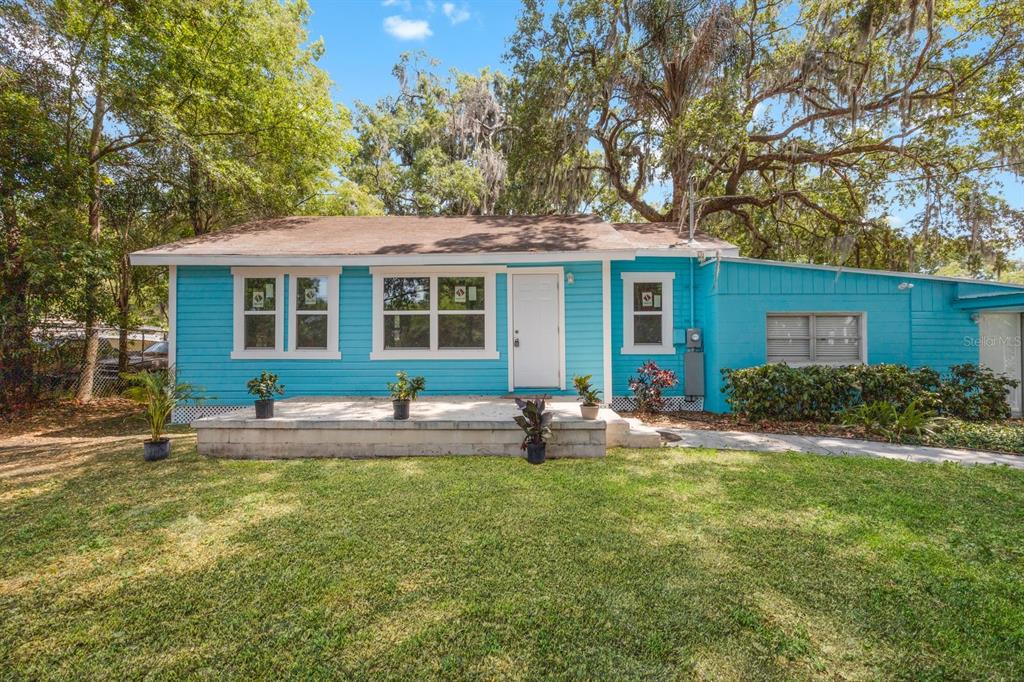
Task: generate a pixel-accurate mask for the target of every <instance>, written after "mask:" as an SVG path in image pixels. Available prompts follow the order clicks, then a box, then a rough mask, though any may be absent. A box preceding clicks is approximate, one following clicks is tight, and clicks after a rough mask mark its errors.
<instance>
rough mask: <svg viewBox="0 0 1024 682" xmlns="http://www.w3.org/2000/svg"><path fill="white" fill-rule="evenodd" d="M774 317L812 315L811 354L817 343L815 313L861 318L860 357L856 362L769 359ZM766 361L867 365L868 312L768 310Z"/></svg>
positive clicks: (797, 363) (777, 362)
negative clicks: (770, 330)
mask: <svg viewBox="0 0 1024 682" xmlns="http://www.w3.org/2000/svg"><path fill="white" fill-rule="evenodd" d="M769 315H770V316H772V317H804V316H806V315H810V316H811V328H810V334H811V337H810V338H811V355H812V356H813V355H814V352H815V345H816V343H817V341H816V339H815V334H814V332H815V330H814V316H815V315H848V316H851V317H856V318H858V320H859V323H858V325H857V333H858V334H859V337H858V338H860V357H859V358H858V360H857V361H856V362H846V361H843V360H838V361H834V362H827V361H819V360H798V361H796V362H786V361H785V360H769V359H768V316H769ZM764 361H765V362H766V363H775V364H785V365H789V366H790V367H811V366H814V365H820V366H822V367H843V366H845V365H866V364H867V363H868V314H867V312H866V311H848V310H804V311H789V310H787V311H785V312H774V311H770V310H769V311H768V312H766V313H765V315H764Z"/></svg>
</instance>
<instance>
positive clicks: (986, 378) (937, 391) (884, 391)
mask: <svg viewBox="0 0 1024 682" xmlns="http://www.w3.org/2000/svg"><path fill="white" fill-rule="evenodd" d="M722 377H723V380H724V387H723V391H724V392H725V393H726V394H727V398H726V399H727V401H728V402H729V404H730V406H731V407H732V408H733V410H734V411H736V412H737V413H738V414H742V415H744V416H746V417H748V418H751V419H774V420H780V421H800V420H811V421H819V422H830V421H835V420H836V419H837V418H838V417H839V416H840V415H841V414H842V413H843V411H845V410H848V409H850V408H853V407H856V406H858V405H862V404H865V403H876V402H888V403H891V404H892V405H893V406H894V407H895V408H896V409H897V410H900V411H902V410H904V409H906V408H907V406H908V405H910V404H911V403H914V402H916V403H917V404H918V405H919V406H920V407H921V408H923V409H925V410H929V411H933V412H935V413H938V414H942V415H946V416H950V417H956V418H959V419H967V420H979V421H980V420H994V419H1005V418H1007V417H1009V416H1010V406H1009V404H1008V403H1007V401H1006V392H1007V390H1008V389H1009V388H1010V387H1011V386H1015V385H1016V383H1017V382H1016V381H1015V380H1012V379H1007V378H1005V377H1002V376H997V375H996V374H995V373H993V372H992V371H991V370H989V369H985V368H981V367H978V366H977V365H973V364H964V365H954V366H953V367H951V368H950V370H949V371H948V372H947V373H945V374H942V375H940V374H939V373H938V372H936V371H934V370H932V369H930V368H927V367H923V368H918V369H909V368H907V367H906V366H905V365H846V366H842V367H826V366H821V365H811V366H807V367H790V366H788V365H785V364H777V363H772V364H768V365H760V366H758V367H747V368H744V369H740V370H723V372H722Z"/></svg>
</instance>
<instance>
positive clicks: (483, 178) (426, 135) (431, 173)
mask: <svg viewBox="0 0 1024 682" xmlns="http://www.w3.org/2000/svg"><path fill="white" fill-rule="evenodd" d="M435 66H436V63H433V62H431V63H428V64H424V63H422V62H421V61H419V60H418V59H414V58H413V57H412V56H411V55H408V54H406V55H403V56H402V58H401V60H400V61H399V62H398V64H396V65H395V68H394V74H395V77H396V78H397V80H398V85H399V92H398V94H397V95H395V96H389V97H385V98H383V99H381V100H380V101H378V102H377V103H376V104H375V105H369V104H365V103H359V104H357V111H358V114H357V118H356V124H355V127H356V132H357V136H358V139H359V151H358V154H357V156H356V159H355V162H354V163H353V165H352V167H351V169H350V171H349V176H350V177H351V179H352V180H353V181H355V182H357V183H359V184H360V185H362V186H363V187H364V188H365V190H366V191H367V192H369V193H370V194H372V195H373V196H375V197H377V198H378V199H379V200H380V202H381V203H382V205H383V206H384V208H385V209H386V211H387V212H388V213H392V214H399V215H401V214H423V213H435V214H447V215H465V214H488V213H493V212H495V210H496V207H497V206H498V204H499V202H500V201H501V198H502V193H503V191H504V188H505V179H506V159H505V153H504V139H505V135H506V133H507V131H508V117H507V114H506V112H505V107H504V104H503V102H502V99H503V98H502V94H503V88H504V86H505V80H504V79H503V78H502V77H501V76H500V75H497V74H493V73H490V72H488V71H483V72H482V73H481V74H480V75H479V76H471V75H468V74H462V73H457V72H453V73H452V76H451V79H450V80H449V81H448V82H444V81H442V80H441V79H440V78H439V77H438V76H437V75H436V74H434V73H433V71H432V70H431V68H432V67H435Z"/></svg>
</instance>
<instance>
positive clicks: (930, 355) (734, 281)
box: [702, 262, 978, 412]
mask: <svg viewBox="0 0 1024 682" xmlns="http://www.w3.org/2000/svg"><path fill="white" fill-rule="evenodd" d="M713 269H714V266H713V265H708V266H706V267H705V268H702V270H709V271H710V270H713ZM702 281H704V280H702ZM904 281H906V282H910V283H912V284H913V287H912V288H910V289H904V290H901V289H899V288H898V287H899V284H900V283H901V282H904ZM960 286H962V285H960V284H958V283H956V282H945V281H938V280H927V279H916V278H912V277H906V276H901V275H899V274H887V273H879V274H866V273H853V272H843V273H840V274H839V275H838V277H837V276H836V273H835V272H834V271H828V270H818V269H812V268H797V267H787V266H780V265H773V264H770V263H763V264H762V263H735V262H723V263H722V264H721V273H720V276H719V278H718V284H717V287H716V286H715V285H714V283H713V282H711V283H709V286H708V289H707V290H708V291H709V292H710V296H709V299H710V301H711V303H710V307H711V309H712V310H713V311H714V313H713V320H712V325H711V326H712V328H711V329H708V330H707V331H706V334H707V343H708V345H709V346H710V347H711V348H713V349H714V350H713V352H711V353H709V355H708V357H707V368H706V369H707V371H706V375H707V397H706V400H705V406H706V409H708V410H710V411H714V412H724V411H728V409H729V408H728V405H727V404H726V403H725V396H724V395H722V392H721V388H722V382H721V370H722V369H723V368H730V369H739V368H743V367H752V366H755V365H760V364H763V363H764V362H765V360H766V353H767V349H766V341H765V324H766V315H767V314H768V313H769V312H827V311H839V312H856V313H864V314H865V315H866V316H867V338H866V343H867V360H868V362H869V363H871V364H878V363H899V364H906V365H910V366H912V367H920V366H929V367H932V368H934V369H936V370H938V371H940V372H944V371H946V370H948V369H949V367H950V365H954V364H958V363H964V362H977V361H978V347H977V346H978V344H977V338H978V327H977V325H976V324H975V323H974V322H972V321H971V319H970V312H969V311H964V310H958V309H956V308H954V307H953V305H952V304H953V301H954V299H955V297H956V296H957V294H958V287H960Z"/></svg>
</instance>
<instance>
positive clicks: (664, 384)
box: [629, 360, 679, 414]
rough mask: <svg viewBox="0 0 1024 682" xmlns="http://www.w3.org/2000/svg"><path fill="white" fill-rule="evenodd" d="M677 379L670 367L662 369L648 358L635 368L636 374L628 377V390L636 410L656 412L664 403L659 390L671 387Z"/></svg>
mask: <svg viewBox="0 0 1024 682" xmlns="http://www.w3.org/2000/svg"><path fill="white" fill-rule="evenodd" d="M677 383H679V380H678V379H677V378H676V373H675V372H673V371H672V370H670V369H662V368H661V367H658V365H657V363H655V362H654V361H652V360H648V361H647V362H645V363H644V364H643V365H641V366H640V367H639V368H637V376H635V377H630V378H629V390H631V391H633V397H634V399H635V400H636V410H637V412H640V413H641V414H650V413H652V412H658V411H659V410H661V408H662V407H664V405H665V399H664V398H663V397H662V395H661V392H662V391H663V390H665V389H666V388H672V387H673V386H675V385H676V384H677Z"/></svg>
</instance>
